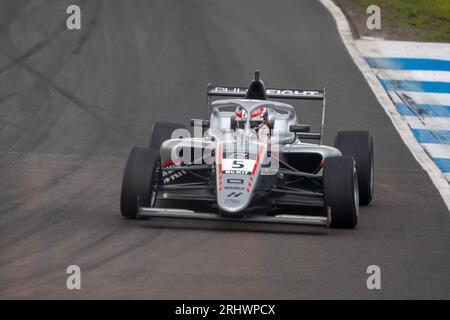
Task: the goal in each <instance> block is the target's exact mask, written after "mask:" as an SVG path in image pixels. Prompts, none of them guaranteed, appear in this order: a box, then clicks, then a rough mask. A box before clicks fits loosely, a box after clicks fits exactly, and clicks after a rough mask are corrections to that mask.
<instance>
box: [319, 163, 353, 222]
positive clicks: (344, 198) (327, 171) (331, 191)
mask: <svg viewBox="0 0 450 320" xmlns="http://www.w3.org/2000/svg"><path fill="white" fill-rule="evenodd" d="M323 168H324V172H323V193H324V209H325V213H326V214H327V215H328V214H329V213H331V223H330V227H331V228H344V229H353V228H355V227H356V225H357V224H358V215H359V196H358V175H357V170H356V163H355V160H354V159H353V157H351V156H337V157H329V158H326V159H325V163H324V166H323Z"/></svg>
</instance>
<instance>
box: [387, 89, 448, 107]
mask: <svg viewBox="0 0 450 320" xmlns="http://www.w3.org/2000/svg"><path fill="white" fill-rule="evenodd" d="M398 95H403V96H405V97H410V98H411V99H412V101H414V103H415V104H432V105H436V106H450V94H448V93H429V92H412V91H398V92H397V94H395V93H394V92H391V97H392V99H393V100H394V102H404V101H402V99H401V98H400V97H399V96H398Z"/></svg>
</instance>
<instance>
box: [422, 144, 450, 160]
mask: <svg viewBox="0 0 450 320" xmlns="http://www.w3.org/2000/svg"><path fill="white" fill-rule="evenodd" d="M422 146H423V147H424V148H425V150H427V152H428V153H429V154H430V156H431V157H432V158H447V159H448V158H450V145H448V144H437V143H422Z"/></svg>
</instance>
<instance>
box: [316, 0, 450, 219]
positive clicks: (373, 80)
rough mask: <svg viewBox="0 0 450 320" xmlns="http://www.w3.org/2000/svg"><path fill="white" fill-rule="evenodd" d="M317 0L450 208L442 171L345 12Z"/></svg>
mask: <svg viewBox="0 0 450 320" xmlns="http://www.w3.org/2000/svg"><path fill="white" fill-rule="evenodd" d="M319 1H320V2H321V3H322V4H323V5H324V6H325V8H327V9H328V11H329V12H330V13H331V14H332V16H333V17H334V20H335V21H336V24H337V29H338V31H339V34H340V36H341V38H342V41H343V42H344V44H345V46H346V48H347V50H348V52H349V54H350V56H351V57H352V58H353V61H354V62H355V64H356V65H357V66H358V68H359V70H360V71H361V73H362V74H363V76H364V77H365V78H366V81H367V82H368V84H369V86H370V88H371V89H372V91H373V92H374V93H375V96H376V97H377V99H378V102H379V103H380V104H381V106H382V107H383V109H384V110H385V112H386V113H387V115H388V116H389V118H390V119H391V121H392V123H393V125H394V127H395V128H396V129H397V131H398V132H399V133H400V136H401V138H402V140H403V142H404V143H405V144H406V146H407V147H408V148H409V150H410V151H411V153H412V155H413V156H414V158H415V159H416V160H417V161H418V162H419V164H420V165H421V166H422V168H423V169H424V170H425V171H426V172H427V173H428V175H429V176H430V178H431V181H432V182H433V183H434V185H435V186H436V188H437V190H438V191H439V193H440V194H441V196H442V199H443V200H444V202H445V204H446V205H447V208H448V210H450V186H449V183H448V181H447V179H446V177H445V175H444V174H443V173H442V172H441V171H440V170H439V168H438V167H437V166H436V164H435V163H434V162H433V160H431V158H430V157H429V156H428V155H427V153H426V152H425V150H424V149H423V148H422V147H421V145H420V144H419V143H418V142H417V140H416V139H415V138H414V135H413V134H412V132H411V130H410V129H409V126H408V123H407V122H406V121H405V119H404V118H403V117H402V116H401V115H400V114H399V113H398V112H397V110H396V108H395V106H394V104H393V103H392V101H391V99H389V96H388V94H387V92H386V91H385V90H384V89H383V87H382V86H381V84H380V82H379V81H378V79H377V77H376V75H375V72H374V71H373V70H372V69H371V68H370V66H369V65H368V64H367V62H366V61H365V60H364V58H363V56H362V54H361V52H360V51H359V50H358V47H357V46H356V42H355V40H354V39H353V35H352V32H351V30H350V26H349V24H348V21H347V19H346V18H345V15H344V14H343V13H342V11H341V9H340V8H339V7H338V6H337V5H336V4H335V3H334V2H333V1H332V0H319ZM396 46H397V44H393V48H394V47H396ZM436 47H437V48H438V47H439V48H440V47H441V46H439V45H437V46H436ZM392 55H393V56H394V55H395V52H393V53H392ZM447 57H448V54H447Z"/></svg>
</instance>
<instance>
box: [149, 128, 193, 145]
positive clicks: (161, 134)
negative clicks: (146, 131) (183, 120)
mask: <svg viewBox="0 0 450 320" xmlns="http://www.w3.org/2000/svg"><path fill="white" fill-rule="evenodd" d="M176 129H186V130H187V128H186V126H185V125H182V124H179V123H172V122H155V123H153V126H152V130H151V133H150V143H149V147H150V148H152V149H155V150H159V149H160V148H161V145H162V143H163V142H164V141H166V140H169V139H170V138H171V137H172V132H173V131H174V130H176Z"/></svg>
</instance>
